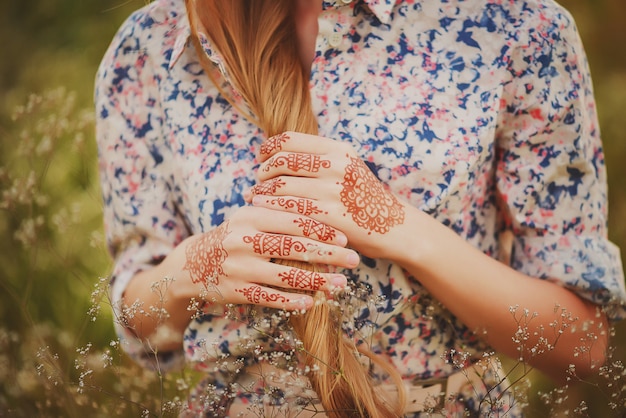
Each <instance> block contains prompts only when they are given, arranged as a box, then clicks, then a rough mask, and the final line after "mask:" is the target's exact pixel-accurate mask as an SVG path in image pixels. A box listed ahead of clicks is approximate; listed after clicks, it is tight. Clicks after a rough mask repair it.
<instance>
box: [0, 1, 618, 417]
mask: <svg viewBox="0 0 626 418" xmlns="http://www.w3.org/2000/svg"><path fill="white" fill-rule="evenodd" d="M146 1H147V0H128V1H123V0H100V1H91V2H87V1H80V0H30V1H20V0H4V1H2V2H0V39H1V40H2V48H3V50H2V53H1V54H2V58H1V59H0V193H1V196H2V197H1V198H0V236H2V237H4V238H3V240H2V241H1V242H0V417H9V416H10V417H14V416H15V417H34V416H50V417H56V416H63V417H64V416H76V417H83V416H90V417H91V416H102V417H107V416H128V417H132V416H142V415H144V416H175V410H176V408H177V405H179V402H180V399H182V398H184V395H182V394H183V393H184V391H185V389H186V386H187V385H188V384H189V382H190V381H191V380H193V377H192V376H190V375H189V374H188V373H187V374H185V372H180V373H176V374H173V375H169V376H165V377H164V376H161V375H159V374H157V373H153V372H149V371H145V370H141V369H139V368H138V367H136V366H134V365H132V364H131V363H130V362H129V361H128V359H127V358H125V357H124V356H123V355H120V353H119V347H118V346H117V345H116V344H115V335H114V333H113V330H112V325H111V318H110V313H109V311H108V309H106V301H105V302H104V303H102V305H104V308H103V309H102V312H100V313H99V314H98V313H97V312H95V311H94V309H93V307H94V301H95V302H97V301H98V300H101V299H102V297H103V292H102V280H101V276H102V275H105V274H106V273H107V272H108V271H109V260H108V257H107V254H106V251H105V246H104V242H103V234H102V230H101V228H102V227H101V219H100V216H101V204H100V193H99V190H98V184H97V170H96V150H95V145H94V139H93V107H92V93H93V78H94V74H95V71H96V68H97V65H98V63H99V61H100V59H101V57H102V55H103V53H104V51H105V49H106V47H107V45H108V43H109V42H110V40H111V38H112V37H113V34H114V33H115V31H116V30H117V28H118V27H119V25H120V24H121V22H122V21H123V20H124V19H125V18H126V17H127V16H128V15H129V13H130V12H131V11H133V10H135V9H137V8H139V7H141V6H142V5H144V4H145V3H146ZM181 1H182V0H181ZM561 3H562V4H563V5H564V6H566V7H567V8H568V9H569V10H570V11H571V12H572V14H573V15H574V17H575V18H576V21H577V23H578V27H579V29H580V32H581V36H582V38H583V41H584V43H585V46H586V48H587V53H588V56H589V60H590V65H591V69H592V73H593V76H594V81H595V83H594V84H595V89H596V97H597V100H598V109H599V114H600V123H601V129H602V133H603V137H604V143H605V150H606V160H607V166H608V170H609V186H610V214H611V216H610V233H611V239H612V240H613V241H614V242H615V243H616V244H617V245H619V246H620V247H621V248H622V254H623V258H624V259H625V260H626V222H623V219H622V218H623V216H624V214H626V182H624V181H623V180H622V179H623V178H624V177H625V175H626V164H624V161H626V130H625V129H624V128H623V124H624V122H625V121H626V111H625V109H626V46H625V45H626V29H624V20H625V18H626V2H623V0H563V1H562V2H561ZM105 299H106V298H105ZM96 305H98V304H97V303H96ZM625 342H626V325H624V324H619V325H618V326H617V328H616V337H615V339H614V341H613V346H614V349H615V352H614V355H613V358H612V359H611V361H610V363H609V364H608V366H607V367H606V368H605V369H604V370H602V373H600V374H599V375H598V376H597V377H596V378H593V379H591V380H589V381H588V382H579V383H576V384H573V385H571V386H570V387H569V388H567V389H558V390H555V388H553V387H552V386H551V384H550V383H549V382H548V381H546V380H545V379H543V378H542V377H541V376H539V375H535V374H533V375H532V381H533V386H532V387H531V389H530V391H529V397H530V399H529V401H530V405H529V407H528V416H529V417H544V416H546V417H547V416H559V415H563V416H565V415H569V416H577V415H580V416H590V417H610V416H623V415H624V414H625V411H626V407H625V405H624V402H625V399H624V397H625V396H626V394H625V392H626V389H625V388H624V386H625V385H626V379H625V376H624V366H623V364H624V363H626V350H625V348H624V343H625ZM550 391H552V392H551V394H552V397H551V398H550V399H551V401H550V402H548V403H547V404H546V402H542V400H541V399H540V396H539V394H540V393H541V392H550ZM611 403H614V405H613V406H612V405H611Z"/></svg>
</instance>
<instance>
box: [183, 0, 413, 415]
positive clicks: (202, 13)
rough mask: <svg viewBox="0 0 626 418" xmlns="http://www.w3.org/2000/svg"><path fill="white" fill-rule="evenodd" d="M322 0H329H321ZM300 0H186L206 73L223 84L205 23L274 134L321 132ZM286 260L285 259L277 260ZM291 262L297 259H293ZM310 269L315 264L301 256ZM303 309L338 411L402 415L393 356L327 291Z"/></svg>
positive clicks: (300, 326)
mask: <svg viewBox="0 0 626 418" xmlns="http://www.w3.org/2000/svg"><path fill="white" fill-rule="evenodd" d="M320 1H321V0H320ZM295 3H296V2H295V0H186V6H187V12H188V14H189V21H190V22H191V25H192V38H193V42H194V45H195V47H196V49H197V50H198V54H199V56H200V60H201V62H202V65H203V67H204V68H205V71H206V73H207V74H208V76H209V77H210V78H211V79H212V81H213V82H214V83H215V85H216V86H218V88H219V89H220V91H221V92H222V93H223V94H225V92H224V90H223V89H222V88H221V83H219V82H218V80H216V79H215V76H214V75H213V72H212V71H211V63H210V62H209V60H208V58H207V56H206V54H205V52H204V51H203V49H202V47H201V44H200V40H199V37H198V32H197V23H200V24H201V25H202V26H203V27H204V29H205V30H206V31H207V36H208V37H209V39H210V40H211V42H212V46H213V47H215V48H216V49H217V50H218V51H219V52H220V55H221V58H222V60H223V63H224V65H225V68H226V71H227V72H228V76H229V78H230V80H231V81H232V83H233V85H234V86H235V88H236V90H237V92H238V93H239V94H240V95H241V96H242V98H243V99H244V101H245V104H246V105H247V106H248V107H249V109H250V111H251V114H248V113H247V111H245V110H243V109H242V108H241V106H237V105H236V104H235V101H234V100H233V98H232V97H229V96H230V95H228V94H225V96H226V98H227V99H228V100H229V101H230V102H231V103H232V104H233V105H234V106H235V107H236V108H237V109H239V110H240V111H242V113H244V115H246V116H247V117H248V118H250V119H251V120H252V121H253V122H254V123H255V124H256V125H257V126H259V128H260V129H261V130H262V131H263V132H264V133H265V135H267V136H268V137H270V136H272V135H276V134H278V133H282V132H285V131H297V132H303V133H308V134H317V133H318V126H317V121H316V118H315V115H314V113H313V109H312V104H311V97H310V92H309V74H308V69H305V67H304V66H303V64H302V61H301V59H300V55H299V50H298V40H297V36H296V31H295V10H294V9H295ZM277 262H280V260H277ZM290 264H292V265H293V263H292V262H290ZM297 267H299V268H303V269H309V270H312V269H315V266H313V265H311V264H307V263H297ZM314 298H315V301H316V303H315V305H314V307H313V308H311V309H309V310H308V311H307V312H306V313H305V314H303V315H292V316H291V317H290V322H291V325H292V327H293V329H294V332H295V333H296V335H297V336H298V338H299V339H300V340H301V341H302V343H303V346H304V362H305V364H306V366H308V370H310V372H309V373H308V377H309V379H310V381H311V384H312V385H313V388H314V389H315V391H316V393H317V395H318V396H319V398H320V401H321V402H322V405H323V406H324V409H325V413H326V414H327V415H328V416H329V417H331V418H334V417H336V418H339V417H347V416H360V417H394V416H399V415H402V410H403V407H404V402H405V400H404V399H405V394H404V388H403V385H402V378H401V377H400V375H399V373H398V371H397V370H396V369H394V368H393V367H392V366H391V365H390V364H389V362H387V361H385V360H383V359H382V358H380V357H379V356H377V355H375V354H374V353H372V352H371V351H370V350H369V349H368V348H365V347H363V346H362V345H360V346H359V347H356V346H355V343H354V342H353V341H351V340H349V339H348V338H347V337H346V336H345V335H344V334H343V331H342V328H341V317H340V314H339V312H338V311H337V310H336V309H332V308H331V306H330V305H329V304H328V303H327V302H326V299H325V295H324V293H323V292H316V293H315V295H314ZM358 353H361V354H363V355H365V356H366V357H368V358H369V359H370V360H371V361H372V362H373V363H375V364H377V365H378V366H379V367H381V368H382V369H383V370H385V371H386V372H387V373H388V374H389V375H390V376H391V378H392V379H393V381H394V382H395V383H396V385H397V386H398V393H399V396H398V402H397V406H395V407H394V406H392V405H390V404H389V403H388V402H386V401H385V400H384V399H383V398H382V397H381V396H380V395H379V394H377V393H376V391H374V388H373V384H372V380H371V378H370V376H369V372H368V370H367V369H366V367H365V366H364V365H363V364H361V362H360V359H359V358H360V357H359V355H358Z"/></svg>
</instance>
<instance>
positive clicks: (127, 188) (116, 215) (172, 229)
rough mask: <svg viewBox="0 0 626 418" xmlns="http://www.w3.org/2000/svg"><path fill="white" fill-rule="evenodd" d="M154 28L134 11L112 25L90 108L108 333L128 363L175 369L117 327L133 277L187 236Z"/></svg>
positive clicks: (172, 357) (171, 357)
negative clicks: (107, 282) (107, 277)
mask: <svg viewBox="0 0 626 418" xmlns="http://www.w3.org/2000/svg"><path fill="white" fill-rule="evenodd" d="M154 25H156V23H155V22H154V21H153V20H152V19H150V18H149V17H148V16H146V15H145V14H144V12H143V11H141V10H140V11H138V12H136V13H135V14H134V15H133V16H131V17H130V18H129V19H128V20H127V22H126V23H124V25H123V26H122V27H121V28H120V30H119V32H118V34H117V35H116V37H115V38H114V40H113V42H112V44H111V46H110V47H109V49H108V51H107V52H106V54H105V56H104V58H103V60H102V62H101V65H100V68H99V71H98V74H97V76H96V85H95V106H96V118H97V122H96V137H97V143H98V153H99V170H100V180H101V187H102V195H103V200H104V226H105V232H106V238H107V243H108V247H109V250H110V253H111V254H112V256H113V259H114V268H113V273H112V279H111V286H110V293H111V299H112V305H113V310H114V314H115V317H116V318H117V319H116V321H115V325H116V331H117V332H118V335H119V336H120V339H121V341H122V346H123V347H124V349H125V350H126V351H127V352H128V353H129V354H130V356H131V357H132V358H133V359H134V360H136V361H137V362H139V363H140V364H142V365H143V366H146V367H154V366H155V365H156V364H158V365H159V367H160V368H161V369H163V368H168V367H170V366H173V365H175V364H178V363H179V361H180V360H181V359H182V350H181V353H160V354H159V356H158V357H157V356H155V354H154V352H153V350H151V349H150V348H149V347H148V346H147V345H145V344H143V343H142V342H141V341H140V340H139V339H137V338H136V337H135V335H134V334H133V332H132V330H130V329H128V328H127V327H125V326H124V324H123V322H124V321H123V320H122V318H123V315H122V313H123V312H122V308H121V298H122V295H123V293H124V290H125V289H126V286H127V285H128V283H129V281H130V280H131V279H132V278H133V276H134V275H135V274H136V273H138V272H139V271H141V270H144V269H148V268H151V267H152V266H154V265H156V264H158V263H159V262H160V261H161V260H162V259H163V258H164V257H165V256H166V255H167V254H168V253H169V252H171V250H172V249H173V248H174V247H175V246H176V244H177V243H179V242H180V241H182V239H183V238H184V236H185V235H187V232H186V228H185V224H184V222H183V220H182V218H181V216H180V214H179V213H178V212H177V208H176V205H175V204H174V202H173V199H172V192H173V189H172V181H171V176H170V174H169V171H170V170H169V168H168V165H169V164H170V160H171V156H170V155H169V154H168V150H167V149H166V147H167V137H166V135H165V133H164V131H163V113H162V108H161V98H160V96H159V83H160V76H159V75H158V70H159V69H158V68H156V66H155V64H154V62H153V60H152V57H151V56H150V54H151V50H150V43H154V42H155V39H156V34H158V30H155V31H152V29H154V28H152V26H154ZM159 47H160V45H159V46H158V47H157V48H156V49H155V50H156V51H158V50H159ZM153 49H154V48H153ZM141 308H143V309H144V310H146V311H148V309H149V308H150V307H141Z"/></svg>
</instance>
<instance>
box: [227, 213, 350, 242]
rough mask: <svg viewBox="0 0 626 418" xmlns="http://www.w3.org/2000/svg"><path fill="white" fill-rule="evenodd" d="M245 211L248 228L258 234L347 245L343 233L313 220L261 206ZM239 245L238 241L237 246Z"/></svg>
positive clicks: (346, 239)
mask: <svg viewBox="0 0 626 418" xmlns="http://www.w3.org/2000/svg"><path fill="white" fill-rule="evenodd" d="M245 210H246V212H247V214H246V215H245V216H246V217H247V222H248V224H249V226H251V227H252V228H254V229H255V230H256V231H258V232H267V233H274V234H283V235H293V236H299V237H306V238H310V239H313V240H316V241H321V242H325V243H327V244H333V245H339V246H341V247H345V246H346V244H347V243H348V238H347V236H346V235H345V234H344V233H343V232H341V231H339V230H338V229H336V228H334V227H332V226H330V225H326V224H324V223H322V222H320V221H317V220H315V219H313V218H309V217H306V216H302V215H300V214H293V213H289V212H286V211H284V210H280V211H278V210H274V209H270V208H264V207H262V206H248V207H247V208H246V209H245ZM248 231H250V229H248ZM256 231H255V232H256ZM249 234H250V233H248V235H249ZM240 243H241V241H240V240H238V241H237V244H240Z"/></svg>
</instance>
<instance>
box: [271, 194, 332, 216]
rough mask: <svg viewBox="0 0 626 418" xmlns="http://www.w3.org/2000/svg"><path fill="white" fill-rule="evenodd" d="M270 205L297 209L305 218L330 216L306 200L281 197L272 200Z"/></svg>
mask: <svg viewBox="0 0 626 418" xmlns="http://www.w3.org/2000/svg"><path fill="white" fill-rule="evenodd" d="M269 203H270V204H272V205H278V206H281V207H282V208H284V209H296V211H297V212H298V213H299V214H300V215H304V216H311V215H319V214H320V213H323V214H328V212H324V211H322V210H321V209H320V208H318V207H317V206H315V205H314V204H313V201H312V200H309V199H304V198H299V199H288V198H284V197H279V198H276V199H272V200H270V201H269Z"/></svg>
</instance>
